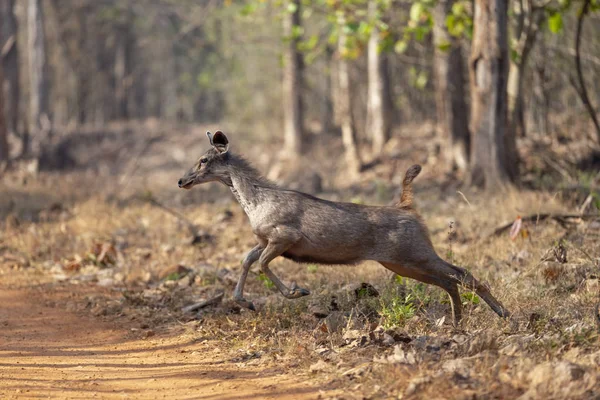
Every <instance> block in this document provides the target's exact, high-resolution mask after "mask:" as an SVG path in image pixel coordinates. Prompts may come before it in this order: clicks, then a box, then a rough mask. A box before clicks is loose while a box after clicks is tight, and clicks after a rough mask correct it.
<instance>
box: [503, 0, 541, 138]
mask: <svg viewBox="0 0 600 400" xmlns="http://www.w3.org/2000/svg"><path fill="white" fill-rule="evenodd" d="M515 5H516V6H517V7H516V10H515V17H514V18H513V20H515V21H516V23H515V24H514V26H513V39H512V41H513V42H514V43H515V45H514V49H513V53H514V56H513V57H510V68H509V71H508V86H507V89H506V90H507V93H508V126H509V130H510V131H511V132H512V133H513V134H514V135H517V136H521V137H523V136H525V135H526V132H527V131H526V126H525V111H524V102H523V83H524V82H523V78H524V74H525V68H526V65H527V61H528V60H529V54H531V50H532V48H533V46H534V44H535V40H536V37H537V34H538V32H539V29H540V25H541V24H542V23H543V21H544V18H545V13H546V11H545V10H544V9H543V8H537V7H532V6H531V5H530V4H529V3H523V2H519V3H515Z"/></svg>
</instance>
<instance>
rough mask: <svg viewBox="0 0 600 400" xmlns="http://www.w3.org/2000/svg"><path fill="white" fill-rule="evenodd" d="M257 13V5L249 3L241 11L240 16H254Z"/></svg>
mask: <svg viewBox="0 0 600 400" xmlns="http://www.w3.org/2000/svg"><path fill="white" fill-rule="evenodd" d="M255 11H256V4H253V3H248V4H246V5H245V6H244V7H242V9H241V10H240V14H242V15H243V16H244V17H247V16H248V15H250V14H253V13H254V12H255Z"/></svg>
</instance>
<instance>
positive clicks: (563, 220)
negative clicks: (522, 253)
mask: <svg viewBox="0 0 600 400" xmlns="http://www.w3.org/2000/svg"><path fill="white" fill-rule="evenodd" d="M594 218H600V215H598V214H532V215H528V216H526V217H521V220H522V221H523V222H533V221H535V222H541V221H544V220H548V219H551V220H554V221H556V222H558V223H559V224H561V225H563V226H565V224H567V223H568V222H569V221H568V220H570V219H584V220H587V219H594ZM513 223H514V221H511V222H508V223H507V224H504V225H502V226H500V227H498V228H496V229H494V232H492V234H491V235H489V236H488V237H493V236H499V235H501V234H502V233H504V232H506V231H507V230H509V229H510V227H511V226H512V225H513Z"/></svg>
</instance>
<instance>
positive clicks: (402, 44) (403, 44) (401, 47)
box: [394, 40, 408, 54]
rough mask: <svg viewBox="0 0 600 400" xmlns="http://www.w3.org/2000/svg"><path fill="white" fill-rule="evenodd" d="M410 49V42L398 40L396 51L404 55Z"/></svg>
mask: <svg viewBox="0 0 600 400" xmlns="http://www.w3.org/2000/svg"><path fill="white" fill-rule="evenodd" d="M407 48H408V42H407V41H406V40H398V41H397V42H396V45H395V46H394V51H395V52H396V53H398V54H402V53H404V52H405V51H406V49H407Z"/></svg>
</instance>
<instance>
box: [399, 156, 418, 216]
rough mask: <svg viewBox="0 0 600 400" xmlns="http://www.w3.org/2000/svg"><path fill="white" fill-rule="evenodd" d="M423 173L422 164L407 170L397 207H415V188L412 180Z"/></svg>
mask: <svg viewBox="0 0 600 400" xmlns="http://www.w3.org/2000/svg"><path fill="white" fill-rule="evenodd" d="M420 173H421V166H420V165H418V164H415V165H413V166H412V167H410V168H409V169H408V170H406V174H405V175H404V180H403V181H402V196H400V201H399V202H398V203H397V204H396V207H399V208H404V209H408V208H413V203H414V196H413V188H412V181H413V180H414V179H415V178H416V177H417V176H418V175H419V174H420Z"/></svg>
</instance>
